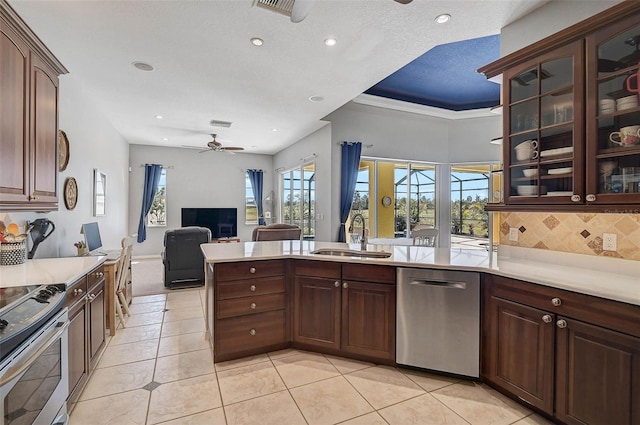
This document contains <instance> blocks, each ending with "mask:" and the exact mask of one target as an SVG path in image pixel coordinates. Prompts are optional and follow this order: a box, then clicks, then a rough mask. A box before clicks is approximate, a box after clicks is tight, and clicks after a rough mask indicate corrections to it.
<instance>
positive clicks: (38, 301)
mask: <svg viewBox="0 0 640 425" xmlns="http://www.w3.org/2000/svg"><path fill="white" fill-rule="evenodd" d="M64 291H65V285H64V284H60V285H30V286H19V287H14V288H0V360H2V359H4V358H5V357H6V356H7V355H8V354H9V353H11V351H13V349H14V348H15V347H17V346H18V345H20V343H21V342H23V341H24V340H26V339H27V338H29V336H30V335H31V334H32V333H33V332H34V331H36V330H37V329H38V328H39V327H40V326H41V325H42V324H43V323H45V322H46V321H47V320H49V318H51V317H52V316H53V315H55V314H56V313H57V312H59V311H60V310H62V308H63V307H64V304H65V300H66V297H65V292H64Z"/></svg>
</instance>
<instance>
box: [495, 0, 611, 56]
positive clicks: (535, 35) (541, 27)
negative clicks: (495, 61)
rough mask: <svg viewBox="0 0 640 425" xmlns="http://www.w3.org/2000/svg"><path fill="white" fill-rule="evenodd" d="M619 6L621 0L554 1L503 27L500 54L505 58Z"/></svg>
mask: <svg viewBox="0 0 640 425" xmlns="http://www.w3.org/2000/svg"><path fill="white" fill-rule="evenodd" d="M618 3H621V0H553V1H551V2H549V3H547V4H545V5H544V6H542V7H541V8H539V9H536V10H534V11H533V12H531V13H529V14H528V15H526V16H524V17H522V18H521V19H519V20H517V21H515V22H513V23H512V24H509V25H507V26H506V27H504V28H502V30H501V32H500V53H501V55H502V56H506V55H508V54H510V53H513V52H515V51H516V50H519V49H522V48H523V47H526V46H528V45H530V44H532V43H535V42H536V41H539V40H541V39H543V38H545V37H548V36H550V35H552V34H555V33H557V32H558V31H560V30H563V29H565V28H567V27H570V26H571V25H573V24H577V23H578V22H580V21H583V20H585V19H587V18H588V17H590V16H593V15H596V14H598V13H600V12H602V11H603V10H606V9H609V8H610V7H612V6H614V5H616V4H618Z"/></svg>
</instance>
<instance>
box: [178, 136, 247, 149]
mask: <svg viewBox="0 0 640 425" xmlns="http://www.w3.org/2000/svg"><path fill="white" fill-rule="evenodd" d="M217 136H218V135H217V134H214V133H212V134H211V137H213V140H211V141H210V142H209V143H207V148H206V149H202V147H200V146H188V145H182V147H183V148H189V149H200V152H198V153H202V152H209V151H214V152H228V153H230V154H235V152H234V151H243V150H244V148H241V147H238V146H222V143H220V142H218V141H217V140H216V137H217Z"/></svg>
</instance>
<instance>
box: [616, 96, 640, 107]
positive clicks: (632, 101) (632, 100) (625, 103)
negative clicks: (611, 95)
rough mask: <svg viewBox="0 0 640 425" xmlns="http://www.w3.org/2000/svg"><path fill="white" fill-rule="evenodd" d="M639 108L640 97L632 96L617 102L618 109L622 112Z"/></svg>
mask: <svg viewBox="0 0 640 425" xmlns="http://www.w3.org/2000/svg"><path fill="white" fill-rule="evenodd" d="M637 106H638V95H637V94H632V95H631V96H625V97H621V98H620V99H617V100H616V109H617V110H618V111H622V110H624V109H631V108H635V107H637Z"/></svg>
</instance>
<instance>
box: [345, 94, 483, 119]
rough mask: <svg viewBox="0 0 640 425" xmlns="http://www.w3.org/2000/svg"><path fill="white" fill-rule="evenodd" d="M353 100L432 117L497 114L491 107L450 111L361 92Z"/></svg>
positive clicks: (452, 117)
mask: <svg viewBox="0 0 640 425" xmlns="http://www.w3.org/2000/svg"><path fill="white" fill-rule="evenodd" d="M352 102H354V103H358V104H361V105H367V106H374V107H376V108H384V109H392V110H394V111H402V112H410V113H412V114H420V115H428V116H431V117H436V118H444V119H449V120H462V119H468V118H485V117H495V116H496V114H495V113H492V112H491V108H482V109H472V110H468V111H450V110H448V109H442V108H435V107H433V106H426V105H419V104H417V103H411V102H405V101H402V100H395V99H387V98H386V97H380V96H373V95H370V94H361V95H359V96H356V97H355V98H354V99H353V100H352Z"/></svg>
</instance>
